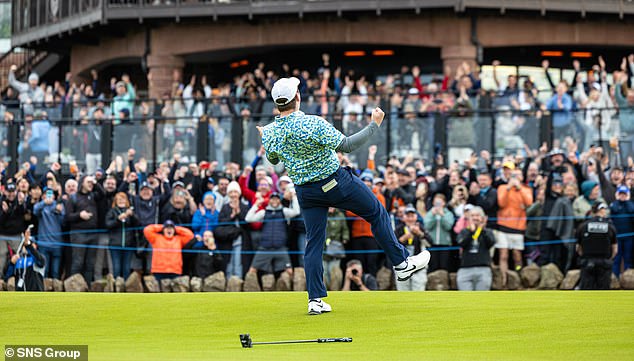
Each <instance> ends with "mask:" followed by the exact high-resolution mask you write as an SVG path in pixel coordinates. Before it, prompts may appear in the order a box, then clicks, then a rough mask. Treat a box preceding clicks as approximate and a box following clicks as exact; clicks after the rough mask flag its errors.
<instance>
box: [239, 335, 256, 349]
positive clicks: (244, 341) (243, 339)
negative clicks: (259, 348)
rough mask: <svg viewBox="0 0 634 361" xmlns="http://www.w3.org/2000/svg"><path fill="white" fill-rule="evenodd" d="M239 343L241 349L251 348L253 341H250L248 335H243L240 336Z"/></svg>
mask: <svg viewBox="0 0 634 361" xmlns="http://www.w3.org/2000/svg"><path fill="white" fill-rule="evenodd" d="M240 343H241V344H242V348H252V347H253V341H251V335H249V334H248V333H243V334H241V335H240Z"/></svg>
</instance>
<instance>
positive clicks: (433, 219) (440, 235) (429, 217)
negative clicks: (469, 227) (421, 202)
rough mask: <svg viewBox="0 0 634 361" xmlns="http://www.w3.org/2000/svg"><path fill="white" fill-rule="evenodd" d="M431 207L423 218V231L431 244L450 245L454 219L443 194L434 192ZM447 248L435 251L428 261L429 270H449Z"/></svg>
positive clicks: (448, 252)
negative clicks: (429, 238) (427, 235)
mask: <svg viewBox="0 0 634 361" xmlns="http://www.w3.org/2000/svg"><path fill="white" fill-rule="evenodd" d="M432 203H433V207H432V208H431V209H430V210H429V212H427V214H426V215H425V218H424V225H425V231H426V232H427V233H428V234H429V235H430V237H431V240H432V245H433V246H438V247H449V246H451V231H452V228H453V224H454V221H455V217H454V215H453V213H452V212H451V211H450V210H449V209H448V208H447V201H446V198H445V195H444V194H442V193H436V194H435V195H434V199H433V202H432ZM449 254H450V251H449V250H442V251H437V252H436V255H435V257H432V259H431V262H430V263H429V271H430V272H433V271H435V270H438V269H443V270H449Z"/></svg>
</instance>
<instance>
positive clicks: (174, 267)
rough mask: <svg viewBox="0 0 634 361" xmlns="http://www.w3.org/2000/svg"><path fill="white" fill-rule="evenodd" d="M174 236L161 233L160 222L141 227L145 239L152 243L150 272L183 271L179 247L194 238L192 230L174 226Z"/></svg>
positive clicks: (181, 247)
mask: <svg viewBox="0 0 634 361" xmlns="http://www.w3.org/2000/svg"><path fill="white" fill-rule="evenodd" d="M175 231H176V232H175V234H174V237H172V238H170V239H167V238H165V236H164V235H163V225H162V224H150V225H149V226H147V227H145V229H143V235H144V236H145V239H147V240H148V242H150V243H151V244H152V248H153V251H152V273H176V274H178V275H179V274H182V273H183V258H182V256H181V249H183V247H184V246H185V245H186V244H187V243H188V242H189V241H191V240H192V239H193V238H194V232H192V231H190V230H189V229H187V228H185V227H176V230H175Z"/></svg>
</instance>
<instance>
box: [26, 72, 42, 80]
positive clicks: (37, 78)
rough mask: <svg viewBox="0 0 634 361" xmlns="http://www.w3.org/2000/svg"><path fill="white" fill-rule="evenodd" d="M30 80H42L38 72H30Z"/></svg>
mask: <svg viewBox="0 0 634 361" xmlns="http://www.w3.org/2000/svg"><path fill="white" fill-rule="evenodd" d="M29 81H40V76H39V75H37V73H36V72H33V73H31V74H29Z"/></svg>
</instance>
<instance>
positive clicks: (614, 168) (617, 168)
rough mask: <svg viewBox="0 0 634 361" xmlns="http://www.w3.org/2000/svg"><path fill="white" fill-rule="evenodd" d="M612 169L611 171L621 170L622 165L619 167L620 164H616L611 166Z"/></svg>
mask: <svg viewBox="0 0 634 361" xmlns="http://www.w3.org/2000/svg"><path fill="white" fill-rule="evenodd" d="M612 170H613V171H615V170H620V171H621V172H622V171H623V167H621V166H620V165H617V166H614V167H612Z"/></svg>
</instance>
